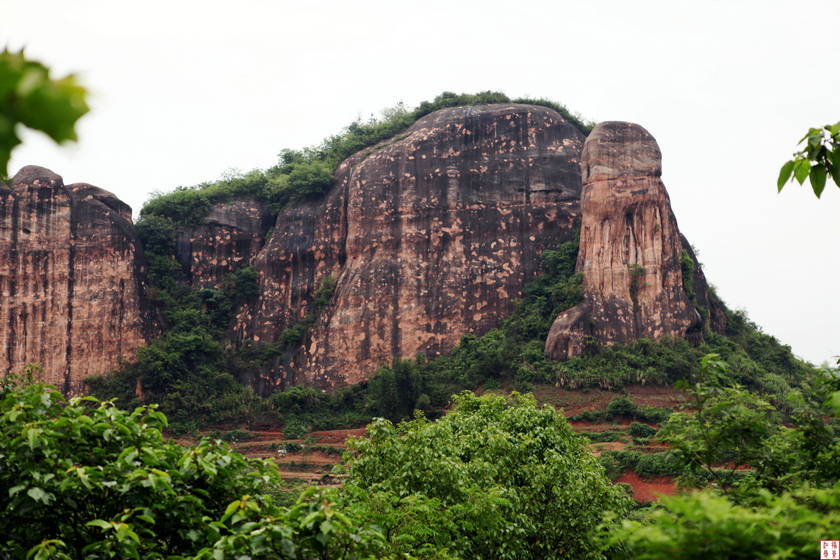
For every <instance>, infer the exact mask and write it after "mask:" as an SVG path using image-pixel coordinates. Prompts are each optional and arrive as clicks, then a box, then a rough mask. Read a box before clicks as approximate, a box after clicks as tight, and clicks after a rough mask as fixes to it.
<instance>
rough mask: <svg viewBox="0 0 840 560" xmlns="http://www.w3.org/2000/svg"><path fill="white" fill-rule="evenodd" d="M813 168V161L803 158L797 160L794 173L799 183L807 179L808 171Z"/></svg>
mask: <svg viewBox="0 0 840 560" xmlns="http://www.w3.org/2000/svg"><path fill="white" fill-rule="evenodd" d="M810 170H811V161H810V160H808V159H802V160H799V161H798V162H796V167H795V168H794V170H793V175H794V177H796V180H797V181H799V184H800V185H801V184H803V183H804V182H805V179H806V178H808V173H809V172H810Z"/></svg>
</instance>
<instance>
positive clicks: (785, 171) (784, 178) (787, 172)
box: [776, 160, 795, 192]
mask: <svg viewBox="0 0 840 560" xmlns="http://www.w3.org/2000/svg"><path fill="white" fill-rule="evenodd" d="M794 165H795V162H794V161H793V160H791V161H789V162H787V163H786V164H784V165H783V166H782V170H781V171H780V172H779V180H778V181H777V183H776V184H777V185H778V187H779V192H781V190H782V188H783V187H784V186H785V183H787V182H788V179H790V176H791V174H793V166H794Z"/></svg>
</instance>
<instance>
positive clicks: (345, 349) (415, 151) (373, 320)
mask: <svg viewBox="0 0 840 560" xmlns="http://www.w3.org/2000/svg"><path fill="white" fill-rule="evenodd" d="M583 140H584V138H583V136H582V135H581V134H580V133H579V132H578V131H577V130H576V129H575V128H574V127H572V126H571V125H570V124H568V123H567V122H565V121H564V120H563V118H562V117H560V115H558V114H557V113H556V112H554V111H553V110H551V109H547V108H544V107H535V106H528V105H514V104H506V105H493V106H480V107H459V108H453V109H445V110H442V111H438V112H436V113H433V114H431V115H428V116H427V117H425V118H423V119H421V120H419V121H418V122H417V123H415V124H414V125H413V126H412V127H411V128H410V129H408V130H407V132H406V133H405V134H403V135H400V136H398V137H397V138H395V139H394V140H393V141H391V142H389V143H385V144H384V145H381V146H377V147H376V148H374V149H370V150H366V151H364V152H362V153H359V154H356V155H355V156H353V157H351V158H349V159H348V160H347V161H345V162H344V163H342V165H341V166H340V167H339V168H338V170H337V172H336V178H335V181H334V186H333V188H332V190H331V191H330V192H329V194H328V195H327V196H326V197H325V198H324V199H323V200H322V201H320V202H318V203H312V204H303V205H297V206H295V207H292V208H287V209H285V210H284V211H283V212H281V214H280V215H279V216H278V217H277V222H276V225H275V229H274V235H273V236H272V237H271V239H270V240H269V242H268V244H267V245H266V246H265V248H264V249H263V250H262V251H261V252H260V254H259V255H258V256H257V258H256V259H255V267H256V268H257V271H258V272H259V274H260V279H261V289H260V291H261V297H260V300H259V301H258V303H257V304H256V306H255V307H254V308H253V310H252V311H245V312H243V313H242V314H240V316H239V317H238V318H237V322H236V327H235V331H236V337H237V338H238V339H239V340H243V339H248V338H253V339H254V340H257V341H269V342H270V341H273V340H275V339H276V337H277V336H278V334H279V332H280V331H281V330H282V329H283V328H284V327H287V326H289V325H291V324H293V323H294V322H296V321H298V320H300V319H301V318H302V317H303V316H304V314H305V313H306V311H307V306H308V305H309V304H308V302H309V301H310V298H309V295H310V294H311V293H312V292H313V291H314V287H315V284H316V282H317V281H318V280H319V279H321V278H323V277H325V276H326V275H328V274H330V273H332V274H334V275H335V276H336V277H337V286H336V295H335V297H334V300H333V303H334V305H333V306H331V307H330V308H328V310H327V311H326V312H325V313H324V314H322V316H321V318H320V320H319V321H318V323H317V324H316V326H315V327H314V328H313V330H312V331H311V333H310V336H309V337H308V341H307V344H306V345H305V346H304V347H303V348H302V349H301V350H300V352H298V354H297V355H296V356H286V357H285V360H279V359H278V360H277V361H276V362H275V364H273V367H272V368H271V370H270V371H266V372H262V376H263V377H265V378H267V379H262V380H261V381H260V384H261V386H262V387H266V386H269V387H270V386H283V385H287V384H290V383H306V384H316V385H319V386H321V387H324V388H333V387H336V386H340V385H346V384H351V383H358V382H360V381H362V380H364V379H365V378H366V377H367V376H368V375H369V374H371V373H372V372H373V371H374V370H375V369H376V368H377V367H378V366H379V364H380V363H382V362H385V361H389V360H390V359H392V358H393V357H394V356H404V357H409V356H414V355H416V354H417V353H420V352H422V353H425V354H426V355H429V356H432V357H433V356H435V355H438V354H441V353H443V352H447V351H449V350H451V349H452V348H453V347H454V346H455V345H456V344H457V342H458V340H459V339H460V337H461V335H462V334H465V333H476V334H479V335H480V334H483V333H484V332H486V331H488V330H489V329H491V328H493V327H494V326H496V324H497V321H498V319H499V318H500V317H504V316H505V315H507V314H508V313H509V312H510V310H511V309H512V304H511V300H512V299H513V298H516V297H519V296H520V291H521V289H522V286H523V284H524V283H526V282H528V281H529V280H530V279H531V278H533V276H534V275H535V274H537V273H538V271H539V263H540V259H539V255H540V253H541V252H542V251H543V250H545V249H549V248H554V247H556V246H557V245H558V244H559V243H562V242H564V241H568V240H569V239H571V236H572V227H573V220H574V218H575V217H576V216H577V215H578V214H579V208H578V198H579V196H580V186H581V183H580V167H579V156H580V151H581V148H582V145H583ZM252 383H257V381H256V380H254V381H252Z"/></svg>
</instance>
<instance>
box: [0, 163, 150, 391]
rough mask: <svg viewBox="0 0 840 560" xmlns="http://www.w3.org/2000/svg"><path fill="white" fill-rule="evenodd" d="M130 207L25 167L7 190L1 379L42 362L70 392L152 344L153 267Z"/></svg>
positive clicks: (1, 205)
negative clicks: (149, 300) (149, 277)
mask: <svg viewBox="0 0 840 560" xmlns="http://www.w3.org/2000/svg"><path fill="white" fill-rule="evenodd" d="M130 217H131V209H130V208H129V207H128V206H127V205H125V204H124V203H122V202H121V201H119V200H118V199H117V198H116V197H114V196H113V195H112V194H111V193H109V192H107V191H104V190H102V189H98V188H96V187H92V186H91V185H86V184H75V185H70V186H67V187H65V186H64V184H63V182H62V179H61V177H59V176H58V175H56V174H55V173H52V172H51V171H49V170H47V169H43V168H40V167H34V166H30V167H25V168H23V169H22V170H21V171H20V172H19V173H18V174H17V175H16V176H15V178H14V179H13V180H12V185H11V188H10V189H9V188H4V187H0V292H2V299H0V371H3V372H5V371H7V370H8V369H12V370H20V369H21V368H22V367H23V366H24V365H25V364H26V363H29V362H37V363H40V364H41V365H42V366H43V367H44V369H45V374H44V378H45V381H47V382H48V383H51V384H54V385H56V386H57V387H58V388H59V389H60V390H62V391H63V392H64V393H65V394H76V393H79V392H80V391H81V389H82V379H83V378H84V376H86V375H91V374H97V373H102V372H104V371H107V370H109V369H111V368H113V367H115V366H116V365H117V357H118V356H126V357H128V356H130V355H132V354H133V353H134V350H135V349H136V348H137V346H139V345H141V344H143V343H145V341H146V337H145V334H144V333H145V332H146V330H145V329H146V326H145V324H144V317H145V313H144V305H143V303H142V300H141V293H142V279H143V278H144V277H145V261H144V259H143V257H142V248H141V246H140V242H139V240H138V239H137V235H136V233H135V231H134V226H133V225H132V223H131V220H130Z"/></svg>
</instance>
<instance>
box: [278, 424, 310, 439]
mask: <svg viewBox="0 0 840 560" xmlns="http://www.w3.org/2000/svg"><path fill="white" fill-rule="evenodd" d="M308 433H309V429H308V428H307V426H306V425H304V424H301V423H300V422H297V421H296V420H287V421H286V425H285V426H283V437H284V438H286V439H301V438H303V436H305V435H306V434H308Z"/></svg>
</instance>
